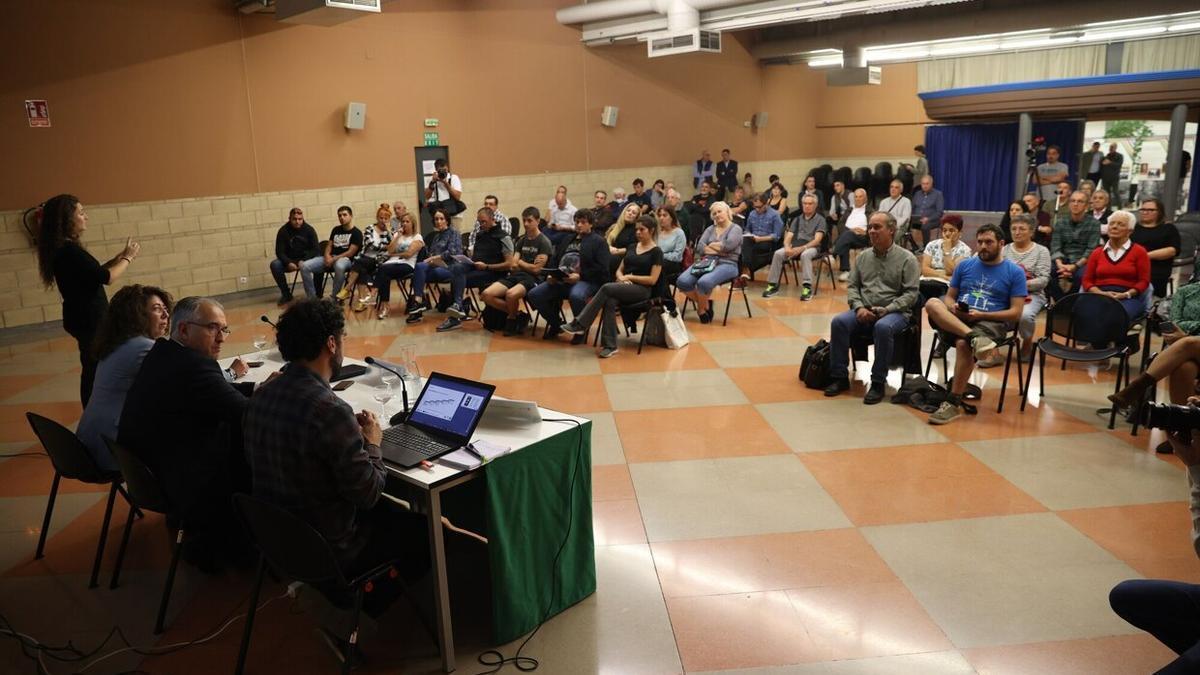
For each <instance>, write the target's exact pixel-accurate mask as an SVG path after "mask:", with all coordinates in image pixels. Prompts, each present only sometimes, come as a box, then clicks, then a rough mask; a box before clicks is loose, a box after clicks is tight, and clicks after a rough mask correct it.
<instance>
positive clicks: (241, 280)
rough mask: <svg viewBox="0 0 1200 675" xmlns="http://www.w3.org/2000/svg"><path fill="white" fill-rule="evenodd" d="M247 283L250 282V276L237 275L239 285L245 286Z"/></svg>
mask: <svg viewBox="0 0 1200 675" xmlns="http://www.w3.org/2000/svg"><path fill="white" fill-rule="evenodd" d="M248 283H250V277H238V285H239V286H245V285H246V284H248Z"/></svg>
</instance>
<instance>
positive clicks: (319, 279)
mask: <svg viewBox="0 0 1200 675" xmlns="http://www.w3.org/2000/svg"><path fill="white" fill-rule="evenodd" d="M327 244H329V241H328V240H325V241H323V242H321V243H319V244H317V254H318V255H320V254H321V253H324V252H325V246H326V245H327ZM300 262H304V261H303V260H301V261H300ZM330 274H332V272H330ZM326 276H327V275H326V274H325V272H317V273H316V274H314V275H313V285H314V286H316V287H317V296H318V297H320V296H323V295H325V277H326ZM298 281H300V268H299V267H297V268H296V271H295V272H293V273H292V290H291V291H289V293H290V294H292V295H295V294H296V282H298Z"/></svg>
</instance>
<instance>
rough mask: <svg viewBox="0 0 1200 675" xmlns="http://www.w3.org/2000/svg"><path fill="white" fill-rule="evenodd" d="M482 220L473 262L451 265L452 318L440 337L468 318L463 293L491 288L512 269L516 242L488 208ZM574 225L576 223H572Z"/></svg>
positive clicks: (481, 214)
mask: <svg viewBox="0 0 1200 675" xmlns="http://www.w3.org/2000/svg"><path fill="white" fill-rule="evenodd" d="M476 218H478V219H479V236H478V237H477V238H476V239H475V253H474V255H472V256H471V262H469V263H468V262H463V261H459V262H454V263H451V265H450V295H451V301H450V305H449V306H448V307H447V308H446V313H447V314H449V316H447V317H446V320H445V321H443V322H442V324H441V325H440V326H438V327H437V331H438V332H439V333H444V332H446V331H451V330H457V329H459V328H461V327H462V320H463V319H464V318H466V316H467V310H466V307H464V306H463V292H464V291H465V290H466V289H468V288H487V287H488V286H491V285H492V283H494V282H496V281H499V280H500V279H501V278H503V277H504V275H505V274H506V273H507V272H508V271H509V270H510V269H511V268H512V255H513V240H512V237H510V236H508V235H507V234H504V231H503V230H501V229H500V228H499V227H497V226H496V224H495V222H493V220H492V210H491V209H489V208H487V207H486V206H485V207H484V208H482V209H479V211H478V213H477V214H476ZM572 225H574V223H572Z"/></svg>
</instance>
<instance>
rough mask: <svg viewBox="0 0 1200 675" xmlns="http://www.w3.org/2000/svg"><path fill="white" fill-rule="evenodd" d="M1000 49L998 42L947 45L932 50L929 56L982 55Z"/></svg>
mask: <svg viewBox="0 0 1200 675" xmlns="http://www.w3.org/2000/svg"><path fill="white" fill-rule="evenodd" d="M999 48H1000V45H999V43H996V42H985V43H983V44H966V45H947V46H943V47H934V48H933V49H930V50H929V55H930V56H954V55H958V54H982V53H984V52H994V51H996V50H997V49H999Z"/></svg>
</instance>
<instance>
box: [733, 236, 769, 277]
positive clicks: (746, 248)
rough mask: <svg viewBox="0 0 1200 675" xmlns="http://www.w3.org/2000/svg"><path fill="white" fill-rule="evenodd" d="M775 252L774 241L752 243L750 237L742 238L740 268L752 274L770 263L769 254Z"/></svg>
mask: <svg viewBox="0 0 1200 675" xmlns="http://www.w3.org/2000/svg"><path fill="white" fill-rule="evenodd" d="M774 251H775V240H771V241H754V240H753V239H752V237H751V235H746V236H744V237H742V256H741V261H740V262H741V266H742V267H744V268H746V269H748V270H750V271H751V272H754V271H755V270H757V269H758V268H760V267H765V266H766V265H768V264H769V263H770V262H771V258H772V256H771V254H772V253H774Z"/></svg>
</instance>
